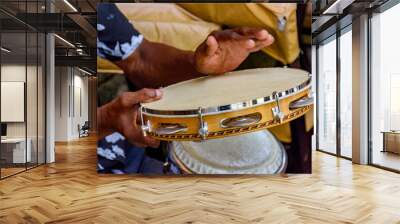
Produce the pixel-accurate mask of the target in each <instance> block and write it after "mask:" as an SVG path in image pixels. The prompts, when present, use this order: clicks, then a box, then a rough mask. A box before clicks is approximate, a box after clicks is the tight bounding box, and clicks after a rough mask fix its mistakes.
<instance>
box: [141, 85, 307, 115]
mask: <svg viewBox="0 0 400 224" xmlns="http://www.w3.org/2000/svg"><path fill="white" fill-rule="evenodd" d="M309 88H311V77H309V78H308V79H307V80H306V81H305V82H303V83H301V84H300V85H297V86H295V87H293V88H290V89H288V90H285V91H281V92H276V93H275V94H273V95H270V96H265V97H260V98H256V99H252V100H248V101H244V102H238V103H232V104H227V105H223V106H215V107H207V108H199V109H200V110H199V109H196V110H176V111H173V110H171V111H169V110H168V111H167V110H155V109H149V108H145V107H143V106H141V113H142V114H145V115H150V116H155V117H195V116H198V115H199V112H200V113H202V114H203V116H206V115H212V114H218V113H223V112H233V111H238V110H243V109H247V108H251V107H255V106H261V105H263V104H268V103H272V102H275V100H276V97H279V99H280V100H281V99H284V98H286V97H289V96H290V95H293V94H295V93H298V92H301V91H302V90H304V89H309Z"/></svg>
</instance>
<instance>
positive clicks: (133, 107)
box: [98, 89, 162, 148]
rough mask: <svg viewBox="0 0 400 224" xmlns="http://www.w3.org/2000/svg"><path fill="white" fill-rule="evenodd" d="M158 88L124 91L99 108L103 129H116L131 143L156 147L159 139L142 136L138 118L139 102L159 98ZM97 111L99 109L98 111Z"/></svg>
mask: <svg viewBox="0 0 400 224" xmlns="http://www.w3.org/2000/svg"><path fill="white" fill-rule="evenodd" d="M161 97H162V91H161V90H159V89H141V90H140V91H137V92H124V93H122V94H121V95H120V96H119V97H117V98H116V99H114V100H113V101H111V102H110V103H108V104H106V105H104V106H102V107H101V108H99V110H101V111H100V116H101V117H100V122H101V125H100V126H101V127H102V128H103V129H108V130H109V131H111V132H113V131H118V132H119V133H121V134H122V135H124V136H125V138H127V139H128V140H129V141H130V142H131V143H132V144H134V145H136V146H140V147H145V146H151V147H154V148H155V147H158V145H159V144H160V142H159V141H157V140H155V139H153V138H150V137H146V136H143V132H142V129H141V127H140V124H138V121H139V120H140V119H139V116H140V114H139V106H140V103H148V102H152V101H156V100H159V99H161ZM98 113H99V111H98Z"/></svg>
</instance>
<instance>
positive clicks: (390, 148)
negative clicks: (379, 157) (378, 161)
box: [382, 131, 400, 154]
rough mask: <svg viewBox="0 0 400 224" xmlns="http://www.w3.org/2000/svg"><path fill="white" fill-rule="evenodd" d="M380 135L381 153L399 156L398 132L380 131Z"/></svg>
mask: <svg viewBox="0 0 400 224" xmlns="http://www.w3.org/2000/svg"><path fill="white" fill-rule="evenodd" d="M382 134H383V150H382V152H392V153H397V154H400V131H382Z"/></svg>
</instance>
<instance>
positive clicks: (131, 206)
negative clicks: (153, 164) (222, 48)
mask: <svg viewBox="0 0 400 224" xmlns="http://www.w3.org/2000/svg"><path fill="white" fill-rule="evenodd" d="M95 144H96V142H95V139H94V138H93V137H91V138H86V139H84V140H81V141H76V142H71V143H69V144H58V145H57V162H56V163H55V164H51V165H47V166H42V167H39V168H36V169H33V170H30V171H28V172H26V173H22V174H19V175H17V176H14V177H11V178H8V179H5V180H3V181H0V223H44V222H47V223H373V224H376V223H385V224H386V223H400V175H398V174H395V173H391V172H387V171H383V170H380V169H377V168H373V167H368V166H359V165H352V164H351V163H350V162H349V161H347V160H343V159H337V158H335V157H333V156H330V155H326V154H323V153H318V152H316V153H314V154H313V174H312V175H289V176H286V177H282V176H263V177H257V176H240V177H238V176H236V177H183V178H182V177H133V176H116V175H114V176H111V175H110V176H99V175H97V173H96V166H95V163H96V153H95V151H96V147H95Z"/></svg>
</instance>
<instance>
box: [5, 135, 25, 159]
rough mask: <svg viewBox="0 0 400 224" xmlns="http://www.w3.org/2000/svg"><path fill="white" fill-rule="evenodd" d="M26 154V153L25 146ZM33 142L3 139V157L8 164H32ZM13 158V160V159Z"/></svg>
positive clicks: (19, 139)
mask: <svg viewBox="0 0 400 224" xmlns="http://www.w3.org/2000/svg"><path fill="white" fill-rule="evenodd" d="M26 143H28V144H27V147H26V153H25V144H26ZM31 145H32V140H31V139H30V138H27V139H26V141H25V138H5V139H1V157H2V159H5V160H6V163H26V162H31V158H32V153H31ZM11 158H12V159H11Z"/></svg>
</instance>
